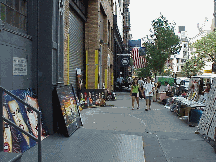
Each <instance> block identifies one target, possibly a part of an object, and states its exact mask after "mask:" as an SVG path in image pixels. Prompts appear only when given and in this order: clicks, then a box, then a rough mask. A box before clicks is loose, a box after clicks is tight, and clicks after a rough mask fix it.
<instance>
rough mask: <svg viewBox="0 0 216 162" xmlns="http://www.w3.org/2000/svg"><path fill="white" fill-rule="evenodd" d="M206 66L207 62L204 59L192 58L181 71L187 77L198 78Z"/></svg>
mask: <svg viewBox="0 0 216 162" xmlns="http://www.w3.org/2000/svg"><path fill="white" fill-rule="evenodd" d="M204 66H205V61H203V59H202V58H200V57H196V56H192V57H191V59H188V60H187V61H186V63H185V64H184V66H183V68H182V69H181V73H182V74H183V75H184V76H186V77H191V76H196V75H197V74H199V73H200V74H201V73H202V71H201V69H202V68H203V67H204Z"/></svg>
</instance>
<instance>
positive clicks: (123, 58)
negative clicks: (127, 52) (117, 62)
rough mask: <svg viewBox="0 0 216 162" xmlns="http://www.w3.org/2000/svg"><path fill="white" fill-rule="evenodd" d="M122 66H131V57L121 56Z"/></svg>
mask: <svg viewBox="0 0 216 162" xmlns="http://www.w3.org/2000/svg"><path fill="white" fill-rule="evenodd" d="M120 59H121V66H129V64H130V57H129V56H121V57H120Z"/></svg>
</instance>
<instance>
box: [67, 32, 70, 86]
mask: <svg viewBox="0 0 216 162" xmlns="http://www.w3.org/2000/svg"><path fill="white" fill-rule="evenodd" d="M69 52H70V35H69V34H68V51H67V68H68V70H67V84H68V85H69V84H70V79H69V78H70V75H69V66H70V60H69V59H70V57H69V55H70V54H69Z"/></svg>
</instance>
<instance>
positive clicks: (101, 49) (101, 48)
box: [99, 45, 103, 89]
mask: <svg viewBox="0 0 216 162" xmlns="http://www.w3.org/2000/svg"><path fill="white" fill-rule="evenodd" d="M102 54H103V46H102V45H100V67H99V70H100V82H99V87H100V89H102V88H103V87H102V85H103V84H102V82H103V80H102V79H103V77H102V73H103V72H102V70H103V68H102Z"/></svg>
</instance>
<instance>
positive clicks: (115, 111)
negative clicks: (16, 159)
mask: <svg viewBox="0 0 216 162" xmlns="http://www.w3.org/2000/svg"><path fill="white" fill-rule="evenodd" d="M116 94H117V100H116V101H107V102H106V103H107V105H114V106H113V107H99V108H89V109H84V110H83V111H81V117H82V122H83V127H82V128H79V129H78V130H77V131H76V132H75V133H74V134H73V135H72V136H71V137H68V138H66V137H64V136H61V135H59V134H55V135H52V136H49V137H48V138H47V139H45V140H44V141H42V152H43V153H42V157H43V161H53V162H54V161H65V162H66V161H92V162H94V161H134V162H135V161H138V162H143V161H146V162H165V161H173V162H181V161H182V162H183V161H184V162H193V161H194V162H195V161H196V162H197V161H198V162H203V161H206V162H213V161H216V155H215V153H214V150H213V148H212V147H211V146H210V145H209V144H208V143H207V142H206V141H205V140H204V139H202V138H201V137H200V136H199V135H196V134H194V132H195V130H196V127H189V126H188V125H187V124H186V123H185V122H184V121H182V120H180V119H179V118H178V117H177V116H176V115H174V113H172V112H170V111H169V110H168V109H165V108H164V107H163V105H161V104H159V103H156V102H152V110H150V111H147V112H146V111H144V108H145V101H144V100H140V108H141V109H140V110H131V97H130V96H129V92H117V93H116ZM135 108H136V105H135ZM143 147H144V150H143ZM31 159H33V160H31ZM22 161H23V162H25V161H26V162H27V161H28V162H30V161H37V147H34V148H32V149H30V150H28V151H27V152H25V153H24V154H23V157H22Z"/></svg>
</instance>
